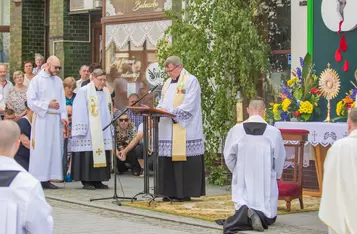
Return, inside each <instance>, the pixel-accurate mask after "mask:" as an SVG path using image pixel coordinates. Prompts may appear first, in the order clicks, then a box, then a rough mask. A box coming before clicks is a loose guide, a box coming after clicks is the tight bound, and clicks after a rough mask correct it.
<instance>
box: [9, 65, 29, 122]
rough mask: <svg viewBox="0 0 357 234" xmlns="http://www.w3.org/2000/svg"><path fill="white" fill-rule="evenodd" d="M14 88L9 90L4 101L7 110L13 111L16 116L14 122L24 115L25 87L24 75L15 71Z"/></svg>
mask: <svg viewBox="0 0 357 234" xmlns="http://www.w3.org/2000/svg"><path fill="white" fill-rule="evenodd" d="M13 79H14V82H15V86H14V87H11V88H10V89H9V96H8V98H7V101H6V105H7V108H10V109H13V110H14V111H15V114H16V118H15V120H16V121H17V120H19V119H20V118H22V117H23V116H25V115H26V112H27V111H26V105H25V102H26V100H27V97H26V92H27V87H26V86H25V85H24V73H22V71H15V72H14V75H13Z"/></svg>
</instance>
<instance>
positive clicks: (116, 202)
mask: <svg viewBox="0 0 357 234" xmlns="http://www.w3.org/2000/svg"><path fill="white" fill-rule="evenodd" d="M157 87H159V85H156V86H154V87H153V88H152V89H150V90H149V91H148V92H147V93H146V94H145V95H143V96H142V97H141V98H139V99H138V100H137V101H136V102H134V103H133V104H132V105H130V106H135V105H136V104H137V103H139V102H140V101H141V100H143V99H144V98H145V97H146V96H147V95H149V94H150V93H152V92H153V91H154V90H155V89H156V88H157ZM128 110H129V108H125V110H124V111H123V112H122V113H120V114H119V115H117V116H115V117H114V118H113V119H112V121H110V123H109V124H108V125H107V126H105V127H104V128H103V132H104V131H105V130H106V129H107V128H109V126H110V125H113V126H114V142H115V143H114V146H115V149H114V150H113V156H114V157H113V161H114V162H113V163H114V194H113V196H112V197H104V198H93V199H90V200H89V201H90V202H91V201H99V200H109V199H113V200H114V201H113V202H112V203H113V204H117V205H118V206H121V202H120V201H119V199H127V200H137V198H136V197H134V198H131V197H119V196H118V194H117V176H119V174H118V168H117V159H116V153H115V151H116V134H115V129H116V120H117V119H118V118H120V116H122V115H123V114H125V113H127V112H128Z"/></svg>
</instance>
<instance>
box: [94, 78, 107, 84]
mask: <svg viewBox="0 0 357 234" xmlns="http://www.w3.org/2000/svg"><path fill="white" fill-rule="evenodd" d="M94 78H95V79H97V80H99V81H100V82H103V83H105V82H106V81H107V79H99V78H97V77H94Z"/></svg>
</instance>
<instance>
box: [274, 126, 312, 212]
mask: <svg viewBox="0 0 357 234" xmlns="http://www.w3.org/2000/svg"><path fill="white" fill-rule="evenodd" d="M280 132H281V135H282V137H283V140H284V141H290V143H286V144H285V147H293V148H294V149H295V153H294V158H293V159H286V160H285V161H286V162H292V163H293V165H294V168H293V175H292V180H284V172H283V176H282V177H281V179H280V181H278V189H279V200H285V201H286V208H287V210H288V211H290V209H291V201H292V200H294V199H299V202H300V208H301V209H304V203H303V199H302V190H303V185H302V184H303V181H302V173H303V160H304V145H305V142H306V141H307V138H308V135H309V131H307V130H300V129H280ZM291 142H293V144H292V143H291ZM295 143H297V144H295ZM298 155H299V156H298Z"/></svg>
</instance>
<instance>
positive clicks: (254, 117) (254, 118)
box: [244, 115, 267, 124]
mask: <svg viewBox="0 0 357 234" xmlns="http://www.w3.org/2000/svg"><path fill="white" fill-rule="evenodd" d="M244 122H256V123H266V124H267V122H266V121H265V120H264V119H263V117H261V116H260V115H252V116H250V117H249V118H248V119H247V120H246V121H244Z"/></svg>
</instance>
